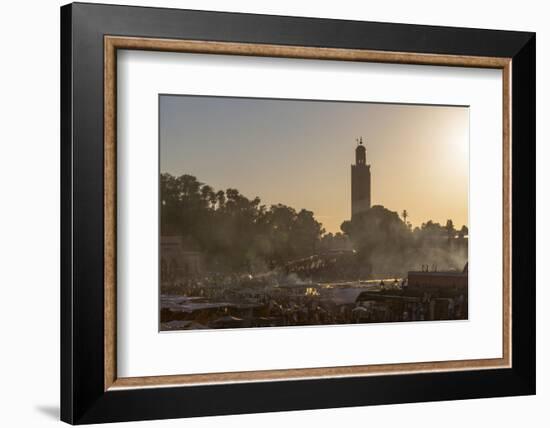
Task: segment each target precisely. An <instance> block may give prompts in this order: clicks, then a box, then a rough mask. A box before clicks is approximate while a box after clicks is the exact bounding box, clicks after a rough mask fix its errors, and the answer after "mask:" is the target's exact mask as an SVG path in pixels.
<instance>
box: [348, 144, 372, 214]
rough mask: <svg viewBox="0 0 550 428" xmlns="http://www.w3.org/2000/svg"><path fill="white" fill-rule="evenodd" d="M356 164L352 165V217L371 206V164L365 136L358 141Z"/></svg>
mask: <svg viewBox="0 0 550 428" xmlns="http://www.w3.org/2000/svg"><path fill="white" fill-rule="evenodd" d="M357 143H358V144H357V147H356V148H355V165H352V166H351V218H352V219H353V217H355V216H356V215H357V214H360V213H362V212H365V211H366V210H368V209H369V208H370V201H371V199H370V198H371V193H370V190H371V187H370V185H371V183H370V165H367V164H366V158H367V150H366V149H365V146H364V145H363V137H360V139H359V140H358V141H357Z"/></svg>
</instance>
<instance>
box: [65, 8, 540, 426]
mask: <svg viewBox="0 0 550 428" xmlns="http://www.w3.org/2000/svg"><path fill="white" fill-rule="evenodd" d="M61 105H62V111H61V130H62V138H61V156H62V159H61V165H62V171H61V192H62V207H61V213H62V219H61V221H62V227H61V229H62V235H61V242H62V264H61V273H62V282H61V339H62V343H61V367H62V370H61V418H62V420H64V421H66V422H69V423H72V424H85V423H98V422H116V421H129V420H145V419H162V418H178V417H190V416H202V415H223V414H232V413H233V414H235V413H251V412H269V411H283V410H298V409H315V408H327V407H344V406H363V405H372V404H389V403H406V402H418V401H435V400H452V399H465V398H478V397H496V396H510V395H527V394H534V393H535V258H534V254H535V221H534V220H535V209H534V208H535V34H533V33H526V32H510V31H496V30H481V29H465V28H447V27H434V26H417V25H407V24H390V23H372V22H356V21H339V20H327V19H312V18H297V17H282V16H266V15H249V14H233V13H220V12H205V11H191V10H176V9H157V8H140V7H128V6H112V5H111V6H108V5H92V4H78V3H76V4H70V5H67V6H64V7H62V8H61Z"/></svg>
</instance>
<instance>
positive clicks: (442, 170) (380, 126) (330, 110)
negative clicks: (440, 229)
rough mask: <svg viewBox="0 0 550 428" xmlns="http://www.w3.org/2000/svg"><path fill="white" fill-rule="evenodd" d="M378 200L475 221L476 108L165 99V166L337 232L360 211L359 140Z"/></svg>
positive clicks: (415, 214)
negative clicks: (471, 192)
mask: <svg viewBox="0 0 550 428" xmlns="http://www.w3.org/2000/svg"><path fill="white" fill-rule="evenodd" d="M359 136H363V143H364V144H365V146H366V149H367V163H368V164H370V165H371V183H372V205H384V206H385V207H386V208H388V209H390V210H393V211H397V212H399V213H401V212H402V211H403V209H406V210H407V211H408V213H409V216H410V217H409V219H408V220H409V221H411V222H412V224H413V225H414V226H417V225H420V224H421V223H422V222H425V221H427V220H430V219H431V220H434V221H437V222H440V223H444V222H445V221H446V220H447V219H452V220H453V221H454V223H455V226H458V227H460V226H462V225H463V224H466V225H467V224H468V144H469V143H468V141H469V111H468V108H467V107H446V106H420V105H400V104H374V103H356V102H353V103H352V102H329V101H296V100H272V99H251V98H224V97H199V96H171V95H162V96H161V97H160V170H161V172H169V173H171V174H173V175H181V174H191V175H194V176H196V177H197V179H198V180H199V181H201V182H203V183H207V184H209V185H210V186H212V187H213V188H214V189H215V190H220V189H222V190H225V189H227V188H236V189H238V190H239V191H240V192H241V193H242V194H244V195H245V196H247V197H249V198H253V197H255V196H259V197H260V199H261V200H262V203H263V204H266V205H270V204H275V203H282V204H285V205H289V206H291V207H293V208H295V209H297V210H299V209H301V208H306V209H308V210H311V211H313V212H314V213H315V217H316V219H317V220H318V221H320V222H321V223H323V226H324V227H325V229H326V230H327V231H328V232H337V231H339V230H340V224H341V223H342V222H343V221H344V220H348V219H349V218H350V216H351V189H350V185H351V172H350V165H351V164H352V163H354V162H355V160H354V157H355V146H356V144H357V143H356V142H355V139H356V138H358V137H359Z"/></svg>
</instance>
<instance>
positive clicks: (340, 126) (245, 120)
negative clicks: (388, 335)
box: [159, 95, 469, 331]
mask: <svg viewBox="0 0 550 428" xmlns="http://www.w3.org/2000/svg"><path fill="white" fill-rule="evenodd" d="M159 145H160V148H159V150H160V166H159V168H160V178H159V217H160V225H159V295H160V298H159V306H160V307H159V311H160V330H161V331H177V330H196V329H224V328H254V327H291V326H313V325H335V324H354V323H380V322H386V323H387V322H411V321H415V322H419V321H436V320H437V321H441V320H447V321H451V320H465V319H468V237H469V235H468V168H469V163H468V147H469V109H468V107H467V106H445V105H416V104H389V103H388V104H386V103H369V102H344V101H324V100H293V99H265V98H239V97H219V96H194V95H193V96H191V95H159Z"/></svg>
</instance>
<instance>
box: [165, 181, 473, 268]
mask: <svg viewBox="0 0 550 428" xmlns="http://www.w3.org/2000/svg"><path fill="white" fill-rule="evenodd" d="M160 187H161V188H160V192H161V233H162V234H163V235H167V234H173V235H181V236H184V237H186V238H187V242H191V243H192V244H193V245H194V246H196V248H197V249H199V250H200V251H201V252H202V253H203V254H204V255H205V257H206V261H207V264H208V266H209V268H210V269H211V270H215V271H219V272H224V271H226V272H261V271H265V270H271V269H274V268H276V267H279V266H282V265H284V264H285V263H287V262H289V261H292V260H296V259H300V258H305V257H308V256H311V255H314V254H319V253H320V252H323V251H331V250H339V249H342V250H349V249H351V248H353V249H354V250H355V255H354V260H355V262H356V263H358V264H360V265H365V266H367V270H368V271H372V270H376V269H377V267H383V268H384V269H386V268H387V269H392V268H394V267H396V266H399V267H400V268H402V267H403V266H407V267H408V268H411V267H412V266H411V265H413V264H416V263H417V262H418V261H419V260H421V259H422V258H425V259H426V261H427V262H428V263H431V262H432V261H433V260H435V262H436V263H438V262H440V263H442V265H441V266H442V267H443V266H444V265H449V266H451V265H452V266H455V265H456V267H459V266H458V264H460V263H462V261H463V259H464V245H463V244H460V242H462V243H464V242H467V241H466V240H465V239H464V238H465V237H466V236H467V235H468V230H467V227H466V226H462V228H460V229H456V228H455V226H454V224H453V222H452V220H448V221H447V223H446V224H445V225H441V224H439V223H435V222H433V221H431V220H430V221H427V222H426V223H423V224H422V225H421V226H420V227H416V228H412V227H411V225H410V223H407V222H406V217H405V218H404V219H401V217H400V216H399V215H398V214H397V213H396V212H394V211H390V210H388V209H386V208H385V207H383V206H380V205H377V206H373V207H372V208H371V209H369V210H367V211H365V212H364V213H362V214H361V215H357V216H354V218H353V219H352V220H349V221H344V222H343V223H342V225H341V230H342V232H341V233H336V234H332V233H325V230H324V229H323V226H322V224H321V223H320V222H318V221H317V220H316V219H315V217H314V213H313V212H311V211H308V210H305V209H301V210H299V211H297V210H295V209H294V208H292V207H289V206H286V205H283V204H275V205H271V206H266V205H264V204H262V203H261V200H260V198H258V197H255V198H253V199H249V198H247V197H245V196H244V195H242V194H241V193H240V192H239V191H238V190H237V189H233V188H229V189H226V190H225V191H224V190H218V191H216V190H215V189H213V188H212V187H211V186H209V185H207V184H204V183H201V182H200V181H198V180H197V178H196V177H194V176H192V175H187V174H184V175H181V176H179V177H175V176H173V175H171V174H167V173H163V174H161V177H160ZM466 249H467V244H466ZM457 250H460V251H461V254H462V255H461V257H460V258H459V260H454V259H455V258H456V254H455V252H456V251H457ZM428 260H430V261H428ZM392 266H393V267H392Z"/></svg>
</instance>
